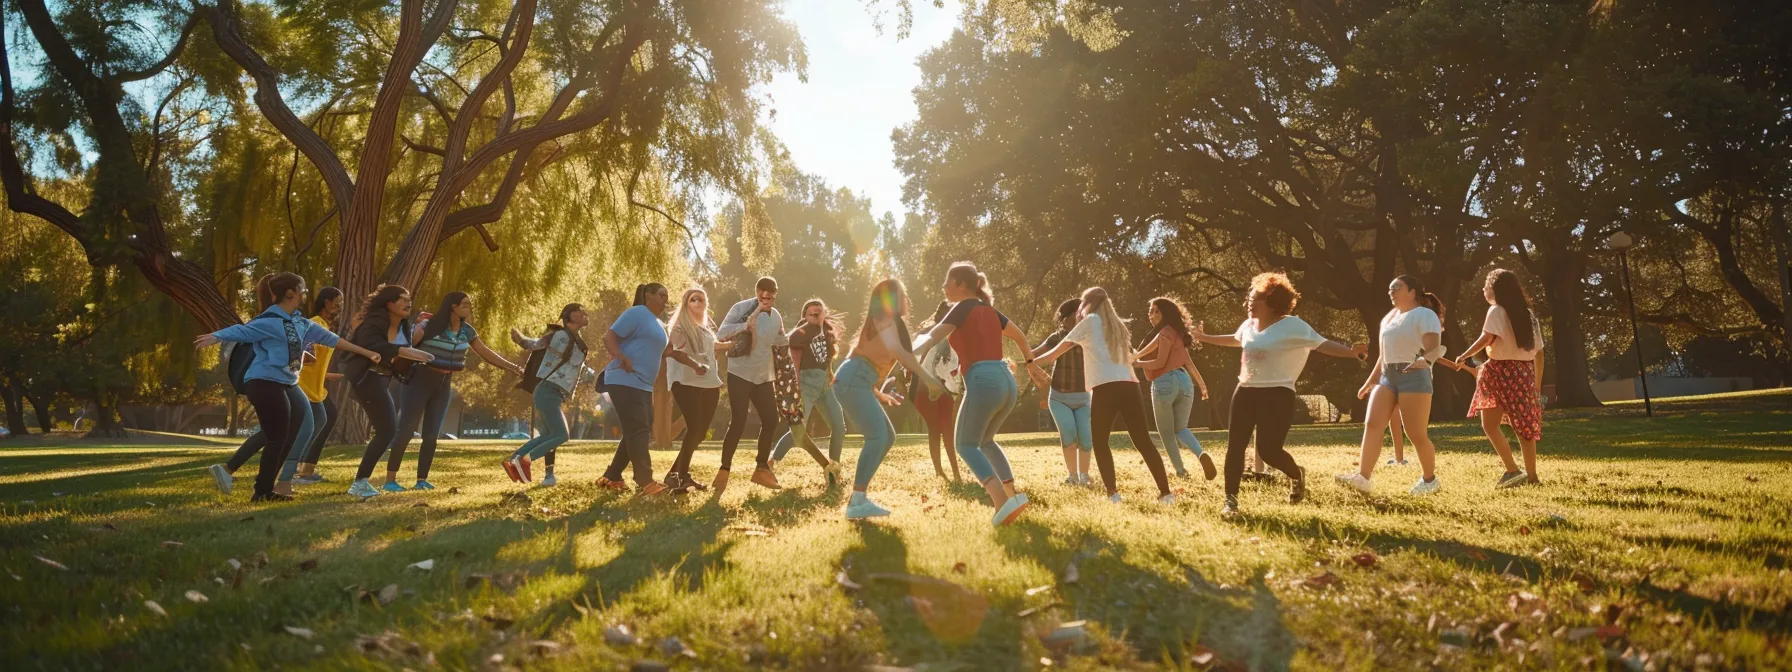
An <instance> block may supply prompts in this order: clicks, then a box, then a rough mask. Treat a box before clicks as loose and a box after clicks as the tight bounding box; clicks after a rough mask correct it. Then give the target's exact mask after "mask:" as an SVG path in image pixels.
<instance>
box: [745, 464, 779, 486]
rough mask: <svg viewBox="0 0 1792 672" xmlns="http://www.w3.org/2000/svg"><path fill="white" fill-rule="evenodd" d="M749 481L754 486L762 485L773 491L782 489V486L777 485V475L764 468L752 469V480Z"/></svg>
mask: <svg viewBox="0 0 1792 672" xmlns="http://www.w3.org/2000/svg"><path fill="white" fill-rule="evenodd" d="M751 480H752V481H753V483H754V484H755V485H762V486H765V487H767V488H771V489H773V490H782V489H784V486H782V485H778V475H777V474H774V473H772V470H770V469H767V468H765V467H760V468H758V469H754V470H753V478H752V479H751Z"/></svg>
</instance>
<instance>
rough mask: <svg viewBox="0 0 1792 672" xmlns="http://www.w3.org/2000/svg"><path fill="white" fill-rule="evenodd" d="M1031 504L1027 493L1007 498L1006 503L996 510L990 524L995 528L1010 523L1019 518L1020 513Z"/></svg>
mask: <svg viewBox="0 0 1792 672" xmlns="http://www.w3.org/2000/svg"><path fill="white" fill-rule="evenodd" d="M1032 503H1033V502H1032V500H1030V499H1027V493H1024V492H1021V493H1015V495H1014V496H1013V497H1009V498H1008V501H1006V502H1003V503H1002V508H999V509H996V515H995V518H993V519H992V520H991V521H990V522H992V523H995V526H996V527H1001V526H1003V525H1007V524H1008V523H1012V522H1014V519H1015V518H1016V517H1019V516H1020V512H1021V511H1023V510H1025V509H1026V508H1027V506H1028V505H1030V504H1032Z"/></svg>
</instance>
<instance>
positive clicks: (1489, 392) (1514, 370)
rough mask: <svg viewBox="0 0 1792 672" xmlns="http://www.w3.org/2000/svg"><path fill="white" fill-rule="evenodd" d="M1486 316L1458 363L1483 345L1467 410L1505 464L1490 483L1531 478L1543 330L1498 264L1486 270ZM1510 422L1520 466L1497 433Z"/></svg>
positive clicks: (1538, 434)
mask: <svg viewBox="0 0 1792 672" xmlns="http://www.w3.org/2000/svg"><path fill="white" fill-rule="evenodd" d="M1482 293H1483V294H1485V295H1486V297H1487V303H1488V304H1489V305H1488V307H1487V319H1486V320H1485V321H1484V322H1483V323H1482V325H1481V337H1480V338H1478V339H1475V342H1474V343H1473V344H1472V345H1470V346H1468V350H1466V351H1463V353H1462V355H1461V356H1460V357H1457V358H1456V362H1457V363H1458V364H1460V363H1462V362H1464V361H1466V360H1467V359H1468V358H1470V357H1473V356H1475V353H1477V352H1480V351H1481V349H1482V348H1486V349H1487V354H1488V360H1487V363H1486V364H1483V365H1481V370H1480V371H1479V373H1478V375H1476V376H1475V398H1474V401H1471V402H1469V405H1468V413H1469V416H1470V417H1473V416H1474V415H1475V414H1476V413H1480V414H1481V431H1483V432H1486V433H1487V440H1488V441H1489V442H1491V443H1492V444H1493V450H1494V452H1497V453H1499V455H1500V461H1501V462H1504V463H1506V473H1504V474H1502V475H1500V478H1499V480H1498V481H1497V482H1495V484H1494V487H1497V488H1510V487H1512V486H1515V485H1524V484H1526V483H1531V484H1535V483H1537V482H1538V481H1537V442H1538V441H1540V440H1542V439H1543V406H1542V404H1540V403H1538V397H1539V396H1540V394H1539V393H1540V392H1541V391H1542V389H1543V359H1542V358H1541V357H1539V355H1540V354H1541V353H1542V352H1543V331H1542V330H1541V329H1539V328H1538V327H1537V315H1536V314H1535V313H1532V312H1531V301H1530V298H1529V297H1526V296H1525V293H1524V286H1523V285H1521V284H1519V282H1518V274H1517V273H1513V272H1512V271H1508V270H1506V269H1503V268H1496V269H1493V272H1492V273H1488V274H1487V286H1486V287H1485V288H1484V289H1483V290H1482ZM1501 421H1505V422H1506V423H1507V424H1510V425H1511V426H1512V433H1514V434H1517V435H1518V445H1519V447H1520V448H1521V449H1523V450H1524V469H1522V470H1521V469H1519V468H1518V464H1517V463H1516V462H1513V461H1512V446H1511V444H1508V443H1506V435H1505V434H1504V433H1502V432H1500V422H1501Z"/></svg>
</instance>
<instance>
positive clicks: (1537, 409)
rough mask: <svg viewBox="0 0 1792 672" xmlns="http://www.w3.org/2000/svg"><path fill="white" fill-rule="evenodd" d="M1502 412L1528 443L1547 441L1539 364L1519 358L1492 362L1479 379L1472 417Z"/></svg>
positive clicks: (1471, 408) (1476, 385)
mask: <svg viewBox="0 0 1792 672" xmlns="http://www.w3.org/2000/svg"><path fill="white" fill-rule="evenodd" d="M1494 409H1498V410H1500V411H1503V412H1504V413H1505V415H1506V417H1505V418H1504V420H1505V423H1506V424H1508V425H1511V426H1512V431H1513V433H1515V434H1517V435H1518V438H1520V439H1524V440H1526V441H1538V440H1541V439H1542V438H1543V407H1542V405H1540V404H1539V403H1538V401H1537V381H1536V364H1535V363H1534V362H1529V361H1525V360H1519V359H1490V360H1487V363H1486V364H1482V365H1481V370H1480V371H1479V372H1478V375H1476V376H1475V398H1474V400H1473V401H1470V402H1469V404H1468V415H1469V417H1471V418H1472V417H1474V416H1475V414H1477V413H1480V412H1481V411H1487V410H1494Z"/></svg>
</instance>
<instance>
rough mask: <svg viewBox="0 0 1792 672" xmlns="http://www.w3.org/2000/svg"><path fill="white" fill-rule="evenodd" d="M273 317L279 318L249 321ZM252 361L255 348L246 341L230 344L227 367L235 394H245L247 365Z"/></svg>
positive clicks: (231, 387) (252, 362)
mask: <svg viewBox="0 0 1792 672" xmlns="http://www.w3.org/2000/svg"><path fill="white" fill-rule="evenodd" d="M274 319H279V318H276V317H257V318H255V319H252V320H249V321H250V322H254V321H255V320H274ZM288 345H289V346H290V345H291V344H290V343H289V344H288ZM289 349H290V347H289ZM254 363H255V348H254V347H253V346H251V345H249V344H248V343H234V344H231V347H230V360H229V368H228V371H229V374H230V389H231V390H234V391H235V392H236V393H237V394H247V392H246V391H245V389H244V388H245V386H246V385H248V382H249V381H248V380H246V379H245V377H246V376H248V375H249V366H250V365H251V364H254Z"/></svg>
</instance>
